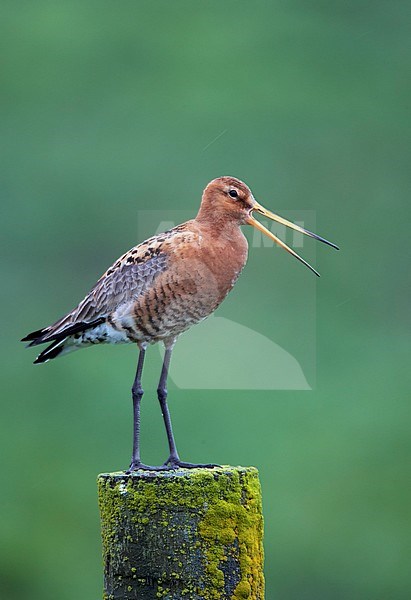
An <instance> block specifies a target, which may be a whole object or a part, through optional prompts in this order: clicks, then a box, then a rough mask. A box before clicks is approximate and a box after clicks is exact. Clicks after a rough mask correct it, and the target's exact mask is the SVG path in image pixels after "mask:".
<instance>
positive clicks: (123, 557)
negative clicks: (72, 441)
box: [98, 467, 264, 600]
mask: <svg viewBox="0 0 411 600" xmlns="http://www.w3.org/2000/svg"><path fill="white" fill-rule="evenodd" d="M98 493H99V507H100V515H101V526H102V540H103V560H104V599H105V600H134V599H142V600H143V599H144V600H158V599H159V598H162V599H163V600H180V599H181V600H240V599H244V598H248V599H249V600H263V599H264V577H263V547H262V536H263V518H262V512H261V489H260V482H259V479H258V471H257V469H255V468H254V467H217V468H214V469H178V470H176V471H159V472H150V471H137V472H135V473H132V474H130V475H126V474H125V473H124V472H119V473H104V474H102V475H100V476H99V478H98Z"/></svg>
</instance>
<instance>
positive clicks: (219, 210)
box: [197, 177, 339, 276]
mask: <svg viewBox="0 0 411 600" xmlns="http://www.w3.org/2000/svg"><path fill="white" fill-rule="evenodd" d="M253 212H258V213H260V214H261V215H263V216H264V217H267V218H268V219H271V220H272V221H277V222H278V223H281V224H282V225H285V226H286V227H290V228H291V229H294V230H295V231H299V232H300V233H303V234H305V235H308V236H310V237H312V238H314V239H316V240H319V241H320V242H323V243H324V244H328V245H329V246H332V247H333V248H336V249H337V250H338V249H339V248H338V246H336V245H335V244H333V243H332V242H329V241H327V240H325V239H324V238H322V237H320V236H319V235H317V234H315V233H312V232H311V231H308V230H307V229H304V228H303V227H300V226H299V225H295V223H292V222H291V221H287V220H286V219H283V218H282V217H280V216H278V215H276V214H274V213H272V212H270V211H269V210H267V209H266V208H264V207H263V206H262V205H261V204H259V203H258V202H257V201H256V199H255V198H254V196H253V193H252V191H251V190H250V188H249V187H248V186H247V185H246V184H245V183H244V182H243V181H241V180H240V179H237V178H236V177H218V178H217V179H213V180H212V181H210V183H209V184H208V185H207V187H206V188H205V190H204V192H203V197H202V200H201V206H200V210H199V212H198V215H197V220H198V221H200V222H207V223H209V224H211V225H212V224H215V225H216V226H217V225H221V224H224V223H225V222H227V223H236V224H238V225H239V226H240V225H244V224H248V225H252V226H253V227H255V228H256V229H258V230H259V231H262V232H263V233H264V234H265V235H267V236H268V237H269V238H271V239H272V240H274V242H276V244H278V245H279V246H281V247H282V248H284V250H286V251H287V252H289V253H290V254H292V256H295V257H296V258H297V259H298V260H300V261H301V262H302V263H303V264H305V265H306V266H307V267H308V268H309V269H311V271H313V272H314V273H315V274H316V275H318V276H319V273H318V272H317V271H316V270H315V269H314V268H313V267H311V265H309V264H308V263H307V262H306V261H305V260H304V259H303V258H301V257H300V256H299V255H298V254H297V253H296V252H294V250H292V249H291V248H290V247H289V246H287V244H285V243H284V242H283V241H282V240H281V239H280V238H278V237H277V236H276V235H274V234H273V233H272V232H271V231H270V230H269V229H267V228H266V227H264V225H262V223H260V222H259V221H257V219H255V218H254V217H253Z"/></svg>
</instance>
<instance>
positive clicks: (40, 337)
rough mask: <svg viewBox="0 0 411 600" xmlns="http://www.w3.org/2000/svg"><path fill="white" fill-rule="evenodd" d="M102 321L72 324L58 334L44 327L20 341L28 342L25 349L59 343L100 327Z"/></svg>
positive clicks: (95, 320)
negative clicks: (47, 343) (46, 343)
mask: <svg viewBox="0 0 411 600" xmlns="http://www.w3.org/2000/svg"><path fill="white" fill-rule="evenodd" d="M104 321H105V317H99V318H98V319H94V321H90V322H89V323H86V322H84V321H81V322H80V323H73V325H69V326H68V327H65V328H64V329H63V330H61V331H58V333H53V328H52V327H46V328H45V329H39V330H38V331H33V332H32V333H29V334H28V335H27V336H26V337H24V338H23V339H22V340H21V341H22V342H30V343H29V344H28V345H27V347H31V346H38V344H44V343H45V342H51V341H55V342H59V341H61V340H63V339H64V338H66V337H68V336H69V335H73V334H75V333H79V332H80V331H86V330H87V329H91V328H92V327H95V326H96V325H100V323H104ZM46 350H47V348H46ZM40 356H41V355H40Z"/></svg>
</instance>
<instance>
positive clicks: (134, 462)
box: [129, 348, 146, 471]
mask: <svg viewBox="0 0 411 600" xmlns="http://www.w3.org/2000/svg"><path fill="white" fill-rule="evenodd" d="M145 353H146V351H145V348H141V349H140V354H139V357H138V364H137V371H136V376H135V379H134V383H133V387H132V388H131V393H132V396H133V455H132V457H131V464H130V467H129V470H130V471H134V470H135V469H137V468H138V467H139V466H140V465H141V455H140V405H141V399H142V397H143V394H144V390H143V388H142V387H141V374H142V372H143V365H144V356H145Z"/></svg>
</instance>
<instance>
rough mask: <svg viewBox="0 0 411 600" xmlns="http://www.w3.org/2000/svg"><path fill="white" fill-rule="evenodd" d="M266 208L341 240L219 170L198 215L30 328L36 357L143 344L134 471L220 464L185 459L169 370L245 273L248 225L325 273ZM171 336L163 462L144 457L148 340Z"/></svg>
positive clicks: (163, 401)
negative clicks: (275, 226)
mask: <svg viewBox="0 0 411 600" xmlns="http://www.w3.org/2000/svg"><path fill="white" fill-rule="evenodd" d="M254 213H258V214H260V215H262V216H264V217H266V218H268V219H271V220H273V221H276V222H278V223H281V224H282V225H284V226H286V227H289V228H291V229H293V230H295V231H298V232H300V233H302V234H305V235H307V236H309V237H311V238H314V239H316V240H318V241H320V242H323V243H325V244H327V245H329V246H331V247H333V248H335V249H337V250H338V249H339V248H338V246H336V245H335V244H333V243H332V242H329V241H328V240H326V239H324V238H322V237H320V236H319V235H317V234H315V233H312V232H311V231H308V230H307V229H304V228H303V227H301V226H299V225H297V224H294V223H292V222H291V221H287V220H286V219H284V218H282V217H280V216H279V215H277V214H275V213H273V212H271V211H269V210H267V209H266V208H264V207H263V206H262V205H261V204H260V203H259V202H257V200H256V199H255V198H254V195H253V193H252V191H251V189H250V188H249V187H248V186H247V185H246V184H245V183H244V182H243V181H241V180H240V179H237V178H236V177H231V176H224V177H218V178H216V179H213V180H212V181H210V183H209V184H208V185H207V186H206V187H205V189H204V191H203V194H202V199H201V204H200V208H199V211H198V214H197V216H196V217H195V218H194V219H192V220H189V221H187V222H185V223H183V224H181V225H177V226H176V227H173V228H172V229H170V230H168V231H165V232H164V233H160V234H158V235H155V236H153V237H151V238H149V239H147V240H145V241H143V242H142V243H140V244H138V245H137V246H134V247H133V248H131V250H129V251H128V252H126V253H125V254H123V255H122V256H121V257H120V258H119V259H118V260H117V261H116V262H115V263H114V264H113V265H112V266H111V267H110V268H109V269H107V271H106V272H105V273H104V274H103V275H102V276H101V277H100V279H99V280H98V281H97V283H96V284H95V285H94V287H93V288H92V289H91V291H90V292H89V293H88V294H87V295H86V296H85V298H84V299H83V300H82V301H81V302H80V303H79V304H78V305H77V306H76V307H75V308H74V309H73V310H72V311H71V312H69V313H68V314H66V315H65V316H64V317H62V318H61V319H59V320H58V321H56V322H55V323H53V324H52V325H49V326H48V327H44V328H43V329H39V330H37V331H33V332H32V333H29V334H28V335H26V336H25V337H24V338H23V339H22V341H23V342H29V344H28V346H29V347H32V346H37V345H39V344H44V343H49V345H48V346H47V347H46V348H45V349H44V350H43V351H42V352H41V353H40V354H39V355H38V356H37V358H36V359H35V361H34V364H40V363H45V362H47V361H49V360H52V359H55V358H57V357H59V356H64V355H65V354H68V353H70V352H73V351H75V350H79V349H81V348H86V347H89V346H93V345H95V344H104V343H105V344H122V343H132V344H136V345H137V347H138V349H139V355H138V361H137V369H136V374H135V378H134V382H133V386H132V390H131V391H132V401H133V449H132V457H131V462H130V465H129V468H128V471H127V472H129V473H130V472H133V471H136V470H139V469H142V470H148V471H150V470H153V471H160V470H171V469H178V468H196V467H204V468H213V467H216V466H218V465H215V464H213V463H204V464H200V463H189V462H185V461H182V460H181V459H180V455H179V453H178V450H177V446H176V442H175V438H174V434H173V428H172V423H171V417H170V412H169V408H168V404H167V376H168V372H169V367H170V360H171V354H172V350H173V347H174V345H175V343H176V341H177V338H178V336H179V335H180V334H181V333H183V332H184V331H186V330H187V329H189V328H190V327H191V326H193V325H195V324H196V323H199V322H200V321H202V320H203V319H205V318H206V317H208V316H209V315H210V314H212V313H213V312H214V311H215V310H216V308H217V307H218V306H219V305H220V304H221V302H222V301H223V300H224V298H225V297H226V296H227V294H228V293H229V292H230V290H231V289H232V288H233V286H234V284H235V283H236V281H237V279H238V277H239V276H240V274H241V272H242V270H243V268H244V266H245V264H246V261H247V255H248V244H247V239H246V237H245V236H244V234H243V231H242V229H241V227H242V226H243V225H251V226H252V227H255V228H256V229H257V230H259V231H260V232H262V233H264V234H265V235H267V236H268V237H269V238H271V240H273V241H274V242H275V243H276V244H278V245H279V246H281V247H282V248H283V249H285V250H286V251H287V252H288V253H289V254H291V255H292V256H294V257H295V258H297V259H298V260H299V261H300V262H302V263H303V264H304V265H305V266H307V267H308V268H309V269H310V270H311V271H312V272H313V273H314V274H315V275H317V276H319V273H318V272H317V271H316V270H315V269H314V268H313V267H312V266H311V265H310V264H308V263H307V262H306V261H305V260H304V259H303V258H302V257H301V256H299V255H298V254H297V253H296V252H295V251H294V250H293V249H292V248H290V247H289V246H287V245H286V243H285V242H284V241H282V240H281V239H280V238H278V237H277V236H276V235H275V234H274V233H272V232H271V231H270V230H269V229H267V228H266V227H265V226H264V225H263V224H262V223H261V222H260V221H258V220H257V219H256V218H255V217H254ZM158 342H161V343H163V344H164V348H165V352H164V360H163V364H162V368H161V374H160V379H159V384H158V388H157V397H158V401H159V403H160V408H161V412H162V416H163V420H164V425H165V430H166V434H167V440H168V447H169V456H168V458H167V459H166V461H165V462H164V463H163V464H162V465H159V466H156V465H148V464H145V463H143V462H142V460H141V448H140V429H141V427H140V407H141V400H142V397H143V393H144V391H143V387H142V372H143V365H144V359H145V355H146V350H147V347H148V346H149V345H151V344H155V343H158Z"/></svg>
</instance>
